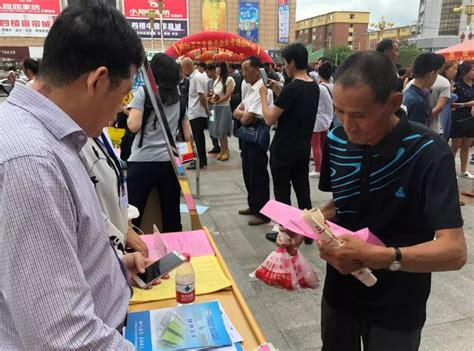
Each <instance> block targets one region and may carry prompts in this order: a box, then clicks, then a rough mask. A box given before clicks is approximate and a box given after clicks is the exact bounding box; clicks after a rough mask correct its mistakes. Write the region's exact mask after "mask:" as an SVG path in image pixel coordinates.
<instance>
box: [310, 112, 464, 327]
mask: <svg viewBox="0 0 474 351" xmlns="http://www.w3.org/2000/svg"><path fill="white" fill-rule="evenodd" d="M319 188H320V189H321V190H322V191H331V192H332V193H333V199H334V202H335V206H336V220H335V221H336V222H337V223H338V224H339V225H341V226H343V227H345V228H347V229H350V230H353V231H356V230H359V229H361V228H364V227H368V228H369V229H370V230H371V231H372V232H373V233H374V234H375V235H377V236H378V237H379V238H380V239H381V240H382V241H383V242H384V243H385V245H386V246H387V247H391V246H398V247H405V246H412V245H416V244H419V243H423V242H427V241H431V240H433V238H434V235H435V231H436V230H439V229H448V228H459V227H462V226H463V220H462V216H461V211H460V207H459V195H458V194H459V193H458V184H457V180H456V172H455V166H454V159H453V155H452V153H451V150H450V148H449V146H448V144H447V143H446V142H445V141H444V140H442V139H441V138H440V136H439V135H437V134H435V133H434V132H432V131H431V130H429V129H428V128H427V127H425V126H423V125H421V124H418V123H414V122H411V121H408V119H407V118H406V115H405V114H404V113H401V114H400V121H399V123H398V124H397V126H396V127H395V128H394V130H393V131H392V132H391V134H390V135H389V136H387V138H385V139H384V140H383V141H382V142H380V143H379V144H377V145H375V146H361V145H355V144H352V143H351V142H350V141H348V138H347V136H346V133H345V132H344V129H343V127H342V126H340V127H336V128H335V129H333V130H332V131H331V132H330V133H329V134H328V137H327V139H326V145H325V150H324V154H323V164H322V168H321V179H320V183H319ZM402 262H403V258H402ZM374 274H375V276H376V277H377V279H378V282H377V284H376V285H375V286H373V287H371V288H368V287H366V286H365V285H363V284H362V283H361V282H359V281H358V280H357V279H356V278H354V277H353V276H352V275H348V276H344V275H341V274H340V273H339V272H338V271H337V270H336V269H335V268H333V267H332V266H330V265H327V276H326V283H325V286H324V297H325V299H326V300H327V301H328V303H329V304H330V305H332V306H334V307H335V308H336V309H345V310H351V311H353V312H354V313H358V314H361V315H363V316H364V317H365V318H368V320H369V321H371V322H372V323H374V324H376V325H379V326H381V327H383V328H387V329H393V330H415V329H418V328H420V327H422V326H423V323H424V321H425V319H426V301H427V299H428V296H429V293H430V289H431V274H425V273H423V274H421V273H407V272H390V271H387V270H379V271H374Z"/></svg>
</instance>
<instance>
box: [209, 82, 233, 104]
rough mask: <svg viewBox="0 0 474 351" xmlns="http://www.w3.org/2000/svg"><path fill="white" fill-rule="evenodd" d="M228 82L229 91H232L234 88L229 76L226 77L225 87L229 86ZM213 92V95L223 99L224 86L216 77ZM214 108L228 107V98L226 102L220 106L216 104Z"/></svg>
mask: <svg viewBox="0 0 474 351" xmlns="http://www.w3.org/2000/svg"><path fill="white" fill-rule="evenodd" d="M229 82H232V86H231V90H232V91H233V90H234V87H235V81H234V78H232V77H230V76H229V77H227V80H226V82H225V85H226V86H227V85H228V84H229ZM213 91H214V94H216V95H219V98H222V97H224V95H225V94H224V86H223V85H222V81H221V78H220V77H217V79H216V80H215V81H214V85H213ZM226 92H227V90H226ZM216 106H230V97H229V99H228V100H227V101H224V102H223V103H221V104H216Z"/></svg>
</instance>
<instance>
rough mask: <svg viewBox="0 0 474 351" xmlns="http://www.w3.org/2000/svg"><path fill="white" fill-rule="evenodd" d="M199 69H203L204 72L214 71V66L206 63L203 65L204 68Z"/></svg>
mask: <svg viewBox="0 0 474 351" xmlns="http://www.w3.org/2000/svg"><path fill="white" fill-rule="evenodd" d="M201 67H204V69H205V70H206V71H215V70H216V65H215V64H213V63H208V64H207V65H206V64H205V65H204V66H201Z"/></svg>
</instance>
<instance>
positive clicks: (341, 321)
mask: <svg viewBox="0 0 474 351" xmlns="http://www.w3.org/2000/svg"><path fill="white" fill-rule="evenodd" d="M84 4H86V2H84ZM84 4H82V5H81V4H78V5H75V6H69V7H67V8H66V9H65V10H64V11H63V12H62V13H61V15H60V16H59V17H58V18H57V19H56V21H55V22H54V25H53V27H52V28H51V30H50V32H49V34H48V36H47V38H46V41H45V50H44V57H43V59H42V61H41V65H40V66H39V70H38V69H36V68H37V67H36V66H35V65H34V64H33V63H32V62H29V61H25V63H24V69H25V73H26V72H28V78H29V79H30V84H29V85H28V86H26V85H17V86H15V88H14V89H13V90H12V92H11V93H10V96H9V97H8V99H7V101H6V102H5V103H3V104H1V105H0V135H2V138H0V262H1V263H2V273H0V293H1V294H0V315H1V316H2V317H1V318H0V339H1V340H2V347H5V348H6V349H11V350H23V349H48V350H69V349H71V350H72V349H75V350H102V349H104V350H105V349H120V350H132V349H133V347H132V345H131V344H130V343H129V342H128V341H126V340H125V339H124V338H123V337H122V335H121V331H122V328H123V326H124V324H125V323H126V313H127V308H128V303H129V300H130V297H131V292H132V290H131V288H130V275H133V274H136V273H137V272H143V271H144V268H145V266H146V265H147V264H149V261H148V260H147V257H148V254H149V253H148V249H147V247H146V245H145V244H144V242H143V241H142V240H141V239H140V236H139V234H138V233H137V232H139V231H140V230H139V229H140V226H141V225H142V217H143V213H144V211H145V207H146V203H147V200H148V198H149V196H150V194H151V192H152V189H153V188H157V189H158V194H159V201H160V204H161V206H160V211H161V218H162V223H161V228H160V229H161V230H162V231H164V232H176V231H181V230H182V225H181V217H180V208H179V207H180V185H179V182H178V180H177V178H176V175H175V171H174V169H173V164H172V161H171V159H170V155H169V153H168V148H167V143H166V139H165V138H164V133H165V131H164V130H162V123H160V122H161V121H160V120H159V119H160V118H166V120H167V125H168V126H169V128H170V130H171V133H172V137H175V138H177V140H184V141H191V142H194V143H195V145H196V149H197V152H198V155H197V156H198V157H197V162H195V163H194V164H192V165H190V166H189V167H188V169H191V170H193V169H196V168H200V169H206V167H207V164H208V162H207V157H208V153H210V154H216V159H217V160H219V161H221V162H226V161H228V160H229V159H230V157H231V151H230V148H229V138H231V137H234V136H236V137H238V138H239V147H240V151H241V152H240V156H241V161H242V175H243V180H244V183H245V187H246V190H247V194H248V197H247V205H248V206H247V208H245V209H242V210H240V211H239V214H240V215H244V216H251V217H250V219H249V221H248V224H249V225H262V224H266V223H268V222H270V219H269V218H267V217H265V216H264V215H262V214H261V213H260V210H261V209H262V207H263V206H264V205H265V204H266V203H267V202H268V201H269V200H270V175H269V173H268V166H269V168H270V171H271V179H272V182H273V188H274V194H273V195H274V196H273V197H274V198H275V199H276V200H277V201H280V202H282V203H285V204H288V205H291V191H292V188H293V190H294V192H295V194H296V198H297V205H298V207H299V208H300V209H311V207H312V199H311V196H310V182H309V177H318V178H319V189H320V190H321V191H325V192H329V193H331V194H332V200H331V201H329V202H328V203H327V204H326V205H325V206H323V208H322V212H323V214H324V216H325V218H326V219H328V220H332V221H334V222H336V223H337V224H339V225H340V226H342V227H344V228H347V229H348V230H350V231H357V230H359V229H361V228H364V227H368V228H370V230H371V231H372V232H374V233H375V234H376V235H377V236H378V237H379V238H380V239H381V240H382V241H383V242H384V243H385V245H386V246H385V247H380V246H374V245H371V244H369V243H366V242H363V241H361V240H358V239H355V238H354V237H351V236H343V237H341V238H340V240H342V241H343V243H344V245H342V246H340V247H334V246H332V245H330V244H328V243H326V242H323V241H318V242H317V245H318V248H319V250H320V255H321V258H323V259H324V260H325V261H327V262H328V265H327V274H326V280H325V284H324V291H323V297H322V312H321V337H322V340H323V350H325V351H327V350H329V351H332V350H357V349H360V343H361V339H362V342H363V344H364V349H367V350H407V351H411V350H413V351H414V350H418V347H419V345H420V340H421V331H422V328H423V325H424V323H425V320H426V302H427V299H428V296H429V293H430V282H431V272H437V271H448V270H459V269H461V267H462V266H463V265H464V264H465V262H466V243H465V239H464V233H463V219H462V216H461V210H460V202H459V192H458V184H457V179H456V167H455V162H454V160H455V157H456V154H457V151H458V150H459V149H460V150H461V152H460V157H461V171H460V173H459V176H461V177H464V178H467V179H473V178H474V176H472V175H471V173H469V171H468V170H467V161H468V152H469V147H470V146H471V143H472V137H474V130H472V129H469V128H470V127H469V124H468V123H469V122H468V123H466V120H469V119H470V118H471V116H472V115H474V93H473V80H474V63H473V62H471V61H466V62H463V63H461V64H460V65H458V64H457V62H453V61H447V62H445V60H444V59H443V58H442V57H441V56H439V55H436V54H433V53H423V54H421V55H419V56H418V57H417V58H416V60H415V62H414V63H413V67H412V68H411V72H412V74H413V79H412V80H411V81H410V79H409V78H408V79H405V78H406V77H404V75H407V71H406V70H405V71H403V70H400V71H399V74H397V70H396V65H395V64H396V60H397V43H396V42H394V41H391V40H383V41H382V42H381V43H380V44H379V46H378V48H377V52H358V53H355V54H353V55H352V56H350V57H349V58H348V59H346V60H345V61H344V62H343V63H341V64H340V66H339V67H337V69H336V67H335V66H334V64H333V63H332V62H331V61H330V60H328V59H327V58H321V59H320V60H318V62H316V64H315V66H314V67H312V68H311V67H310V66H309V65H308V63H309V62H308V52H307V50H306V48H305V47H304V46H303V45H301V44H298V43H295V44H290V45H288V46H287V47H285V48H284V49H283V50H282V58H283V64H279V65H276V66H275V65H273V64H272V63H268V64H264V63H262V62H261V60H260V59H259V58H258V57H256V56H251V57H248V58H247V59H245V60H244V61H243V62H242V64H241V65H236V64H228V63H226V62H219V63H217V64H213V63H208V64H206V63H201V62H197V63H195V62H193V61H192V60H191V59H189V58H184V59H182V60H181V61H180V62H176V61H175V60H173V59H172V58H171V57H169V56H167V55H166V54H157V55H155V56H154V57H153V59H152V60H151V62H150V66H151V70H152V73H153V76H154V79H155V81H156V83H157V85H158V87H159V95H160V98H161V101H162V103H163V109H164V113H165V115H164V116H163V115H161V113H160V114H159V115H157V113H155V110H154V109H153V107H152V104H151V97H150V95H149V93H148V92H147V90H146V89H145V88H144V87H143V82H142V79H141V77H140V74H139V73H138V68H139V67H140V66H141V65H142V63H143V61H144V58H145V53H144V49H143V46H142V43H141V40H140V38H139V37H138V35H137V34H136V32H135V31H134V30H133V29H132V28H131V27H130V25H129V24H128V22H127V20H126V19H125V18H124V17H123V15H121V14H120V13H119V12H118V11H117V10H116V9H113V8H111V7H109V6H107V5H106V4H105V3H104V2H102V1H97V2H94V3H93V4H91V3H87V4H86V5H84ZM84 47H87V48H89V49H88V50H87V52H86V51H84V49H83V48H84ZM405 80H406V81H405ZM131 87H133V88H132V93H130V90H131ZM402 91H403V93H402ZM117 116H120V120H121V122H116V123H122V125H123V126H124V127H126V128H127V129H128V132H127V135H126V137H125V138H124V142H123V144H122V152H121V158H122V159H121V160H120V159H119V158H118V157H117V156H116V154H115V152H114V150H113V148H112V145H111V142H110V139H109V137H108V136H107V134H106V133H105V132H104V128H105V127H106V126H108V125H110V124H111V123H112V122H113V121H114V120H116V119H117ZM271 128H276V129H275V132H274V135H273V138H271V134H272V133H271ZM206 129H208V130H209V135H210V139H211V144H212V149H211V150H209V152H208V151H207V147H206V133H205V130H206ZM25 131H28V133H25ZM448 135H449V137H448ZM270 140H271V142H270ZM447 140H450V142H451V146H449V144H448V143H447V142H446V141H447ZM18 145H22V147H21V148H19V147H17V146H18ZM311 151H312V153H313V161H314V169H313V168H312V169H311V170H310V162H311ZM232 157H233V156H232ZM125 167H126V169H125ZM287 232H288V234H289V235H290V237H291V241H289V242H287V243H280V242H278V243H277V244H278V245H280V246H283V247H285V248H286V249H287V250H288V252H290V253H294V252H295V249H296V248H297V247H299V245H301V244H302V243H303V242H305V244H307V245H311V244H312V243H313V241H312V240H309V239H307V238H304V237H302V236H299V235H297V234H295V233H292V232H289V231H287ZM266 238H267V239H268V240H270V241H274V242H275V241H276V239H277V235H276V233H273V232H271V233H267V235H266ZM434 238H436V240H433V239H434ZM111 244H112V245H111ZM112 247H113V249H112ZM364 267H367V268H371V269H372V270H374V273H375V274H376V276H377V279H378V283H377V285H376V286H375V287H372V288H366V287H364V286H363V285H362V284H360V282H359V281H357V280H356V279H354V278H353V277H352V276H351V275H350V273H351V272H354V271H356V270H358V269H361V268H364ZM415 273H416V274H415ZM32 281H33V284H32V283H31V282H32ZM52 331H54V335H53V332H52Z"/></svg>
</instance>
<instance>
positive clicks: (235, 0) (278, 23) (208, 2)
mask: <svg viewBox="0 0 474 351" xmlns="http://www.w3.org/2000/svg"><path fill="white" fill-rule="evenodd" d="M77 1H78V0H32V1H30V3H33V4H36V5H33V6H37V7H38V9H40V7H42V6H44V7H45V8H46V10H43V9H41V10H38V11H42V12H38V13H41V15H40V16H46V15H43V13H49V14H51V16H53V15H57V13H59V11H60V9H61V8H62V9H64V8H65V7H66V6H68V5H69V4H72V3H74V2H77ZM106 1H107V2H108V3H109V4H110V5H112V6H115V7H116V8H118V9H119V10H120V11H122V13H124V14H125V16H126V17H127V18H128V19H129V21H130V23H131V25H132V27H134V28H135V29H136V30H137V32H138V33H139V35H140V37H141V38H142V41H143V44H144V46H145V49H146V50H147V51H148V53H149V54H150V53H153V52H159V51H161V35H160V21H159V17H158V16H156V17H155V20H154V28H155V32H154V36H153V44H152V39H151V31H150V28H151V27H152V24H150V19H149V14H148V11H149V9H151V8H157V3H158V2H159V0H106ZM10 2H11V4H10ZM15 3H18V1H16V0H11V1H10V0H2V1H1V2H0V62H1V61H5V60H8V61H11V60H12V57H11V53H12V52H13V51H15V52H18V53H22V54H23V53H24V48H27V49H28V50H29V55H30V56H32V57H34V58H41V57H42V53H43V50H42V48H43V44H44V39H45V37H46V34H47V30H48V29H49V27H50V26H51V24H52V23H49V27H46V25H45V28H44V29H42V30H40V31H39V32H38V33H39V34H37V35H36V34H31V33H33V32H34V33H36V32H35V29H33V30H32V29H25V30H16V29H15V30H11V29H10V28H9V27H10V26H11V25H12V24H15V25H16V24H18V26H22V24H23V22H20V21H18V22H17V21H16V20H15V22H13V21H14V19H15V18H16V17H15V16H23V17H21V18H24V15H25V14H27V15H28V16H34V15H32V14H31V12H29V11H31V10H30V8H28V10H27V11H26V12H25V10H24V9H23V12H21V8H20V12H19V13H13V14H12V12H11V11H12V9H14V6H18V5H15ZM163 4H164V10H163V29H164V30H163V33H164V48H165V49H166V48H168V47H169V46H171V45H173V44H174V43H175V42H176V41H177V40H179V39H180V38H182V37H184V36H186V35H189V34H193V33H198V32H201V31H204V30H206V31H208V30H220V31H227V32H231V33H234V34H239V35H241V36H243V37H244V38H246V39H248V40H251V41H253V42H256V43H257V44H259V45H260V46H261V47H262V48H264V49H266V50H268V51H269V52H272V53H274V52H278V51H279V50H281V48H282V47H283V46H285V45H287V44H288V43H289V42H290V41H293V40H292V39H293V33H294V32H295V15H296V0H163ZM48 5H50V6H51V7H52V8H55V10H49V9H48V7H47V6H48ZM15 8H16V7H15ZM54 12H57V13H54ZM32 22H37V21H33V20H32ZM48 22H52V21H48ZM44 23H46V21H44ZM41 25H42V22H39V26H41ZM30 26H31V23H30ZM25 33H27V34H25ZM152 47H153V49H152ZM19 48H22V49H21V50H20V49H19ZM2 50H4V51H5V52H7V51H8V52H9V56H8V57H6V56H4V57H3V58H2V56H1V53H2ZM12 50H13V51H12ZM17 59H19V58H17Z"/></svg>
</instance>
